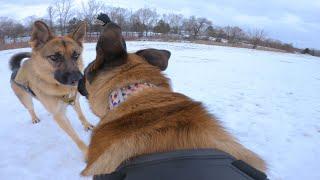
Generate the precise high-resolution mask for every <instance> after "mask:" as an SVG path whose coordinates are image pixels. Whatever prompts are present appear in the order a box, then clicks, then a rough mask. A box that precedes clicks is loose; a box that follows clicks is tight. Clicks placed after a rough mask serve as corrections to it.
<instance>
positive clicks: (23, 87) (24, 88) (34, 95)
mask: <svg viewBox="0 0 320 180" xmlns="http://www.w3.org/2000/svg"><path fill="white" fill-rule="evenodd" d="M12 81H13V82H14V83H15V84H16V85H18V86H19V87H20V88H22V89H23V90H25V91H26V92H27V93H29V94H30V95H32V96H33V97H36V94H35V93H34V92H33V91H32V89H31V88H30V87H29V86H25V85H23V84H20V83H18V82H16V81H15V80H12Z"/></svg>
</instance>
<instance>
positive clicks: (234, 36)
mask: <svg viewBox="0 0 320 180" xmlns="http://www.w3.org/2000/svg"><path fill="white" fill-rule="evenodd" d="M224 32H225V33H226V36H227V39H228V41H229V43H236V42H239V41H240V40H241V39H242V38H243V37H244V35H245V33H244V31H243V30H242V29H241V28H239V27H237V26H236V27H231V26H227V27H225V28H224Z"/></svg>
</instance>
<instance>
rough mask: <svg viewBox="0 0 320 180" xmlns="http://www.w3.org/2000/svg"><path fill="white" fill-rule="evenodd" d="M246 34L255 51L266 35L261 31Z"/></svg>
mask: <svg viewBox="0 0 320 180" xmlns="http://www.w3.org/2000/svg"><path fill="white" fill-rule="evenodd" d="M248 34H249V36H250V42H251V43H252V45H253V49H256V48H257V47H258V45H260V44H261V43H262V41H263V40H264V39H265V37H266V33H265V32H264V30H263V29H254V30H252V31H249V33H248Z"/></svg>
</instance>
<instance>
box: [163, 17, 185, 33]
mask: <svg viewBox="0 0 320 180" xmlns="http://www.w3.org/2000/svg"><path fill="white" fill-rule="evenodd" d="M164 21H165V22H166V23H168V24H169V25H170V27H171V29H172V31H173V33H175V34H181V29H182V25H183V15H182V14H172V13H171V14H168V15H166V16H165V17H164Z"/></svg>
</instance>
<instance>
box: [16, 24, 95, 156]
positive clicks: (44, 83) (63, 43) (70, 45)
mask: <svg viewBox="0 0 320 180" xmlns="http://www.w3.org/2000/svg"><path fill="white" fill-rule="evenodd" d="M85 29H86V28H85V23H81V24H80V25H79V26H78V28H77V29H76V30H75V31H74V32H73V33H71V34H69V35H66V36H62V37H57V36H55V35H54V34H53V33H52V32H51V31H50V30H49V28H48V26H47V25H46V24H45V23H43V22H41V21H36V22H35V23H34V27H33V31H32V37H31V41H30V45H31V47H32V56H31V58H30V59H28V60H25V61H24V62H23V64H22V66H21V67H20V68H19V69H18V70H17V75H16V77H15V78H14V79H12V81H11V87H12V89H13V91H14V92H15V94H16V95H17V97H18V98H19V100H20V101H21V103H22V104H23V105H24V106H25V107H26V108H27V109H28V111H29V113H30V115H31V118H32V122H33V123H37V122H39V118H38V117H37V115H36V113H35V112H34V110H33V103H32V96H31V95H30V94H29V93H28V92H26V91H25V90H24V89H22V88H21V87H19V86H18V85H17V84H16V83H19V84H21V85H24V86H27V87H30V88H31V89H32V91H33V92H34V93H35V95H36V97H35V98H36V99H38V100H39V101H40V102H41V103H42V104H43V105H44V107H45V108H46V109H47V110H48V111H49V112H50V113H51V114H52V115H53V117H54V120H55V121H56V122H57V123H58V125H59V126H60V127H61V128H62V129H63V130H64V131H65V132H66V133H67V134H68V135H69V136H70V137H71V138H72V140H73V141H74V142H75V143H76V144H77V146H78V147H79V148H80V149H81V151H82V152H83V153H84V154H86V152H87V146H86V145H85V144H84V143H83V141H82V140H80V138H79V137H78V135H77V134H76V132H75V131H74V130H73V128H72V126H71V124H70V122H69V120H68V118H67V117H66V115H65V111H66V107H67V105H68V104H66V103H65V102H64V101H63V99H62V97H63V96H65V95H68V96H69V95H70V96H75V102H74V104H73V105H72V106H73V108H74V109H75V111H76V112H77V114H78V116H79V119H80V121H81V123H82V124H83V125H84V127H85V129H86V130H89V129H91V128H92V125H91V124H90V123H89V122H88V121H87V120H86V118H85V117H84V115H83V113H82V111H81V108H80V104H79V96H78V95H77V94H78V93H77V86H70V85H63V84H61V83H59V82H58V81H57V80H56V79H55V78H54V76H53V74H54V72H55V71H57V70H61V71H73V70H78V71H79V70H80V71H81V70H82V69H83V62H82V57H81V55H80V57H79V58H78V60H77V61H76V62H75V61H72V60H71V58H70V57H71V56H72V53H74V52H79V53H80V54H81V53H82V50H83V47H82V43H83V38H84V33H85ZM56 52H59V53H61V54H62V55H63V57H64V61H63V62H61V63H54V62H52V61H50V60H49V59H48V58H47V57H48V56H50V55H53V54H55V53H56Z"/></svg>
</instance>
